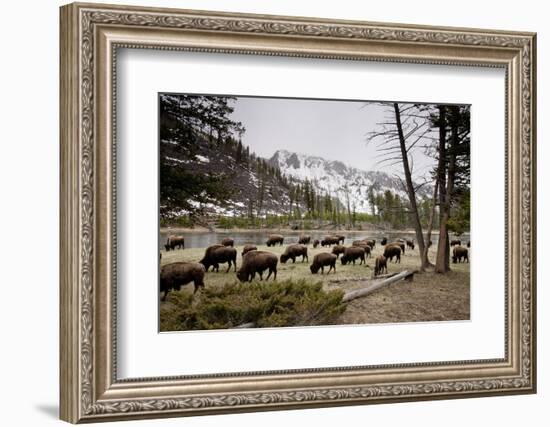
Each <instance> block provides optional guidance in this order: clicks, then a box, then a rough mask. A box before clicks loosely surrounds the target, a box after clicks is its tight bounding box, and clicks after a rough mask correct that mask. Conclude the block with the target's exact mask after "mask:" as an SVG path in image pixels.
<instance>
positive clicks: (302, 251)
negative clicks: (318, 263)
mask: <svg viewBox="0 0 550 427" xmlns="http://www.w3.org/2000/svg"><path fill="white" fill-rule="evenodd" d="M299 256H301V257H302V262H304V261H309V258H308V257H307V246H305V245H300V244H296V245H289V246H287V247H286V249H285V251H284V253H282V254H281V262H282V263H283V264H285V263H286V262H287V261H288V260H289V259H291V260H292V263H293V264H294V263H295V262H296V257H299Z"/></svg>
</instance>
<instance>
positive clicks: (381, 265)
mask: <svg viewBox="0 0 550 427" xmlns="http://www.w3.org/2000/svg"><path fill="white" fill-rule="evenodd" d="M382 271H384V272H385V273H387V272H388V266H387V264H386V258H385V257H384V255H380V256H377V257H376V261H375V262H374V276H375V277H376V276H378V275H379V274H381V273H382Z"/></svg>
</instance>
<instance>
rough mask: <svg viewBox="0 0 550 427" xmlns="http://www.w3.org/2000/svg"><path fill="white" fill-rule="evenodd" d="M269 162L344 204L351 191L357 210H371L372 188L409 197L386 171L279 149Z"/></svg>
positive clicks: (351, 197) (399, 182)
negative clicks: (358, 167) (348, 164)
mask: <svg viewBox="0 0 550 427" xmlns="http://www.w3.org/2000/svg"><path fill="white" fill-rule="evenodd" d="M269 162H270V163H271V164H273V165H276V166H278V167H279V168H280V169H281V172H282V173H284V174H286V175H287V176H292V177H294V178H297V179H300V180H305V179H308V180H309V181H311V182H312V183H313V184H314V185H315V187H316V188H317V189H319V190H323V191H325V192H328V193H330V194H331V195H333V196H336V197H338V199H339V200H340V201H341V202H342V204H343V205H346V199H347V196H346V193H349V200H350V205H351V207H352V208H353V207H355V209H356V211H357V212H366V213H371V206H370V204H369V201H368V191H369V188H371V187H372V189H373V191H374V193H382V192H384V191H386V190H388V189H389V190H391V191H392V192H393V193H395V194H398V195H399V197H401V198H403V199H405V200H407V193H406V191H405V189H404V188H403V185H402V184H401V181H400V180H399V179H398V178H397V177H394V176H390V175H388V174H387V173H385V172H380V171H364V170H360V169H357V168H353V167H350V166H347V165H345V164H344V163H342V162H340V161H334V160H326V159H323V158H322V157H317V156H309V155H307V154H300V153H292V152H290V151H287V150H278V151H276V152H275V154H274V155H273V156H272V157H271V159H269ZM426 190H427V189H426ZM426 190H424V191H426ZM421 195H422V196H423V195H425V194H424V193H421Z"/></svg>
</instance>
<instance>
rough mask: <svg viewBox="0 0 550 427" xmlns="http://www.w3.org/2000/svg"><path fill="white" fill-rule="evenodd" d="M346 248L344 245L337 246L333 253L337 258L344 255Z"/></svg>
mask: <svg viewBox="0 0 550 427" xmlns="http://www.w3.org/2000/svg"><path fill="white" fill-rule="evenodd" d="M345 250H346V248H345V247H344V246H342V245H336V246H334V247H333V248H332V253H333V254H334V255H336V258H338V257H339V256H340V254H343V253H344V251H345Z"/></svg>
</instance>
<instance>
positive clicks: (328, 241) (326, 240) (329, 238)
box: [321, 236, 340, 247]
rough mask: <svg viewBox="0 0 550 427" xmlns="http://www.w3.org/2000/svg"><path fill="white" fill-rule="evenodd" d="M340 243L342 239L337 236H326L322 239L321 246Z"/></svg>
mask: <svg viewBox="0 0 550 427" xmlns="http://www.w3.org/2000/svg"><path fill="white" fill-rule="evenodd" d="M339 243H340V239H339V238H338V237H337V236H325V238H324V239H323V240H321V246H322V247H325V246H331V245H337V244H339Z"/></svg>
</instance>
